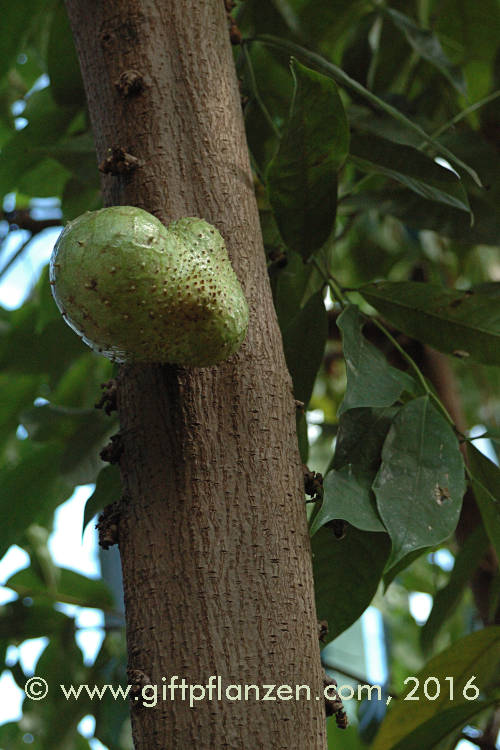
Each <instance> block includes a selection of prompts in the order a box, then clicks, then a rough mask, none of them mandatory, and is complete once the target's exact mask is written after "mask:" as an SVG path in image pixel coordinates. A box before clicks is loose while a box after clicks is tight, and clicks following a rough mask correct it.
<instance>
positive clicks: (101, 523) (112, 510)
mask: <svg viewBox="0 0 500 750" xmlns="http://www.w3.org/2000/svg"><path fill="white" fill-rule="evenodd" d="M120 516H121V513H120V503H119V502H116V503H111V505H106V507H105V508H104V510H103V512H102V513H101V515H100V516H99V520H98V521H97V524H96V529H97V531H98V533H99V546H100V547H102V548H103V549H109V548H110V547H112V546H113V545H114V544H118V543H119V524H120Z"/></svg>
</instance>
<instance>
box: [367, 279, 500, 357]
mask: <svg viewBox="0 0 500 750" xmlns="http://www.w3.org/2000/svg"><path fill="white" fill-rule="evenodd" d="M358 291H359V292H360V294H361V295H362V296H363V297H364V298H365V299H366V301H367V302H369V303H370V304H371V305H373V307H375V308H376V309H377V310H378V311H379V312H380V313H381V314H382V315H383V316H384V317H385V318H386V319H387V320H389V321H390V322H391V323H392V324H393V325H394V326H396V328H398V329H399V330H400V331H403V333H406V334H407V335H408V336H412V337H413V338H415V339H417V340H418V341H422V342H423V343H425V344H429V345H430V346H433V347H434V348H435V349H439V351H442V352H446V353H449V354H453V353H455V352H459V353H460V355H461V356H464V353H465V356H466V355H467V354H470V356H471V357H473V358H474V359H476V360H477V361H478V362H482V363H483V364H487V365H499V364H500V298H499V297H498V296H497V295H495V294H494V293H488V292H487V291H485V290H482V291H481V292H477V293H476V292H474V290H470V291H467V292H458V291H454V290H451V289H445V288H444V287H441V286H438V285H437V284H428V283H421V282H417V281H399V282H398V281H384V282H381V283H375V284H367V285H366V286H363V287H361V288H360V289H359V290H358Z"/></svg>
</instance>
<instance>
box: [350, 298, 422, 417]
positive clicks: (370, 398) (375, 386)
mask: <svg viewBox="0 0 500 750" xmlns="http://www.w3.org/2000/svg"><path fill="white" fill-rule="evenodd" d="M364 323H365V319H364V317H363V316H362V315H361V313H360V312H359V309H358V307H357V306H356V305H349V307H347V308H346V309H345V310H344V311H343V312H342V314H341V315H340V316H339V318H338V320H337V325H338V327H339V328H340V330H341V331H342V341H343V349H344V357H345V362H346V368H347V389H346V395H345V397H344V400H343V401H342V404H341V405H340V409H339V415H340V414H342V413H343V412H345V411H347V410H348V409H353V408H355V407H361V406H391V405H392V404H393V403H394V402H395V401H397V400H398V398H399V397H400V396H401V394H402V393H403V391H409V392H410V393H413V392H415V381H414V380H413V378H412V377H411V376H410V375H408V374H407V373H405V372H402V371H401V370H397V369H396V368H395V367H391V366H390V365H389V363H388V362H387V360H386V358H385V357H384V355H383V354H382V353H381V352H380V351H379V350H378V349H377V348H376V347H375V346H374V345H373V344H371V343H370V342H369V341H367V339H365V337H364V336H363V326H364Z"/></svg>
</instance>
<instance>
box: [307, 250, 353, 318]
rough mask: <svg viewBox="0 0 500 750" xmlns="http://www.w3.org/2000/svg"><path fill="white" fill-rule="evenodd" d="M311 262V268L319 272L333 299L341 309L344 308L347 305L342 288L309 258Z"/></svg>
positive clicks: (314, 259)
mask: <svg viewBox="0 0 500 750" xmlns="http://www.w3.org/2000/svg"><path fill="white" fill-rule="evenodd" d="M311 262H312V264H313V266H314V267H315V268H316V269H317V270H318V271H319V273H320V274H321V276H322V277H323V279H324V281H325V283H326V284H327V285H328V288H329V289H330V291H331V293H332V296H333V298H334V299H335V300H336V301H337V302H338V303H339V305H340V306H341V307H345V306H346V304H347V303H348V300H347V299H346V297H345V294H344V293H343V291H342V287H341V286H340V284H339V283H338V281H337V280H336V279H334V278H333V276H331V275H330V274H328V273H326V272H325V271H324V270H323V269H322V268H321V266H320V264H319V263H318V261H317V259H316V258H315V257H314V255H313V257H312V258H311Z"/></svg>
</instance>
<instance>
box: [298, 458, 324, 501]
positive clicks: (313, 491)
mask: <svg viewBox="0 0 500 750" xmlns="http://www.w3.org/2000/svg"><path fill="white" fill-rule="evenodd" d="M302 468H303V470H304V490H305V493H306V495H309V497H310V498H311V500H312V502H317V501H319V500H323V475H322V474H320V473H319V471H310V469H308V467H307V466H306V465H305V464H303V465H302Z"/></svg>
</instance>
